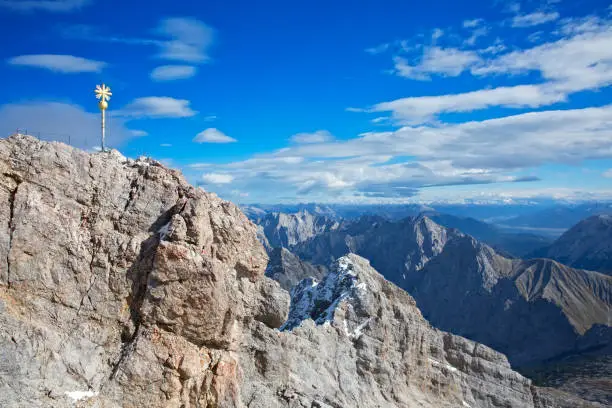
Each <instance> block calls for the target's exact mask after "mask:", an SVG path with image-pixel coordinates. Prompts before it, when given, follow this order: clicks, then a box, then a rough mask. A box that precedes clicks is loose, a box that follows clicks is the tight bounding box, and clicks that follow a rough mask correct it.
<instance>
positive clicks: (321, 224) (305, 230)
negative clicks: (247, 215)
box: [257, 210, 339, 248]
mask: <svg viewBox="0 0 612 408" xmlns="http://www.w3.org/2000/svg"><path fill="white" fill-rule="evenodd" d="M257 224H259V225H260V226H261V233H262V234H263V236H262V240H264V239H265V241H263V242H267V244H268V245H269V246H270V247H271V248H277V247H284V248H291V247H293V246H294V245H296V244H299V243H300V242H304V241H306V240H308V239H309V238H312V237H314V236H316V235H318V234H321V233H323V232H326V231H333V230H335V229H336V228H338V225H339V224H338V222H337V221H334V220H333V219H331V218H328V217H325V216H322V215H317V214H312V213H310V212H308V211H306V210H302V211H299V212H297V213H294V214H286V213H279V212H273V213H268V214H266V215H265V216H263V217H262V218H261V219H258V221H257Z"/></svg>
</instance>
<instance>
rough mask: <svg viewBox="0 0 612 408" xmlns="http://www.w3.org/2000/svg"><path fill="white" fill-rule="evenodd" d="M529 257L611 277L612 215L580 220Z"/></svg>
mask: <svg viewBox="0 0 612 408" xmlns="http://www.w3.org/2000/svg"><path fill="white" fill-rule="evenodd" d="M532 256H538V257H544V258H551V259H554V260H557V261H559V262H561V263H564V264H566V265H569V266H571V267H573V268H580V269H587V270H590V271H599V272H602V273H605V274H607V275H612V215H594V216H592V217H589V218H587V219H585V220H582V221H580V222H579V223H578V224H576V225H574V226H573V227H572V228H570V229H569V230H568V231H566V232H565V233H564V234H563V235H561V237H559V239H557V240H556V241H555V242H553V243H552V244H551V245H550V246H548V247H546V248H542V249H541V250H539V251H536V252H534V253H533V254H532Z"/></svg>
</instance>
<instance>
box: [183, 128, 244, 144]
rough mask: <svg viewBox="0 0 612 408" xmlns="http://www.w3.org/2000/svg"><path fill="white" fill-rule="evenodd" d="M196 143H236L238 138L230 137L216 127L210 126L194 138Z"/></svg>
mask: <svg viewBox="0 0 612 408" xmlns="http://www.w3.org/2000/svg"><path fill="white" fill-rule="evenodd" d="M193 141H194V142H196V143H236V142H237V140H236V139H234V138H233V137H229V136H228V135H226V134H225V133H223V132H221V131H220V130H219V129H216V128H208V129H206V130H204V131H202V132H200V133H198V134H197V135H196V137H194V138H193Z"/></svg>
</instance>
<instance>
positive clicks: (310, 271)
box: [266, 247, 327, 291]
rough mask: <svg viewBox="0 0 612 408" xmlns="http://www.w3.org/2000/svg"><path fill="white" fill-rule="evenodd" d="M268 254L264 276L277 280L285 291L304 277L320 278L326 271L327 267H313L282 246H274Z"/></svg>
mask: <svg viewBox="0 0 612 408" xmlns="http://www.w3.org/2000/svg"><path fill="white" fill-rule="evenodd" d="M269 256H270V260H269V262H268V266H267V267H266V276H267V277H269V278H272V279H274V280H275V281H277V282H278V283H279V284H280V286H281V288H283V289H285V290H286V291H290V290H291V288H292V287H293V286H295V285H296V284H298V283H299V282H300V281H302V280H304V279H306V278H314V279H316V280H321V279H322V278H323V276H325V274H326V273H327V268H325V267H323V266H316V267H315V266H313V265H311V264H309V263H308V262H304V261H302V260H301V259H300V258H298V257H297V256H296V255H294V254H293V253H291V251H289V250H288V249H286V248H283V247H279V248H274V249H273V250H271V251H270V252H269Z"/></svg>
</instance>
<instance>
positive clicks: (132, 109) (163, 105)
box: [115, 96, 197, 118]
mask: <svg viewBox="0 0 612 408" xmlns="http://www.w3.org/2000/svg"><path fill="white" fill-rule="evenodd" d="M190 105H191V102H190V101H188V100H186V99H175V98H171V97H168V96H148V97H143V98H137V99H134V100H133V101H132V102H131V103H130V104H128V105H127V106H125V107H124V108H123V109H121V110H119V111H117V112H116V113H115V114H116V115H118V116H127V117H133V118H186V117H190V116H194V115H196V114H197V112H196V111H194V110H193V109H191V106H190Z"/></svg>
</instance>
